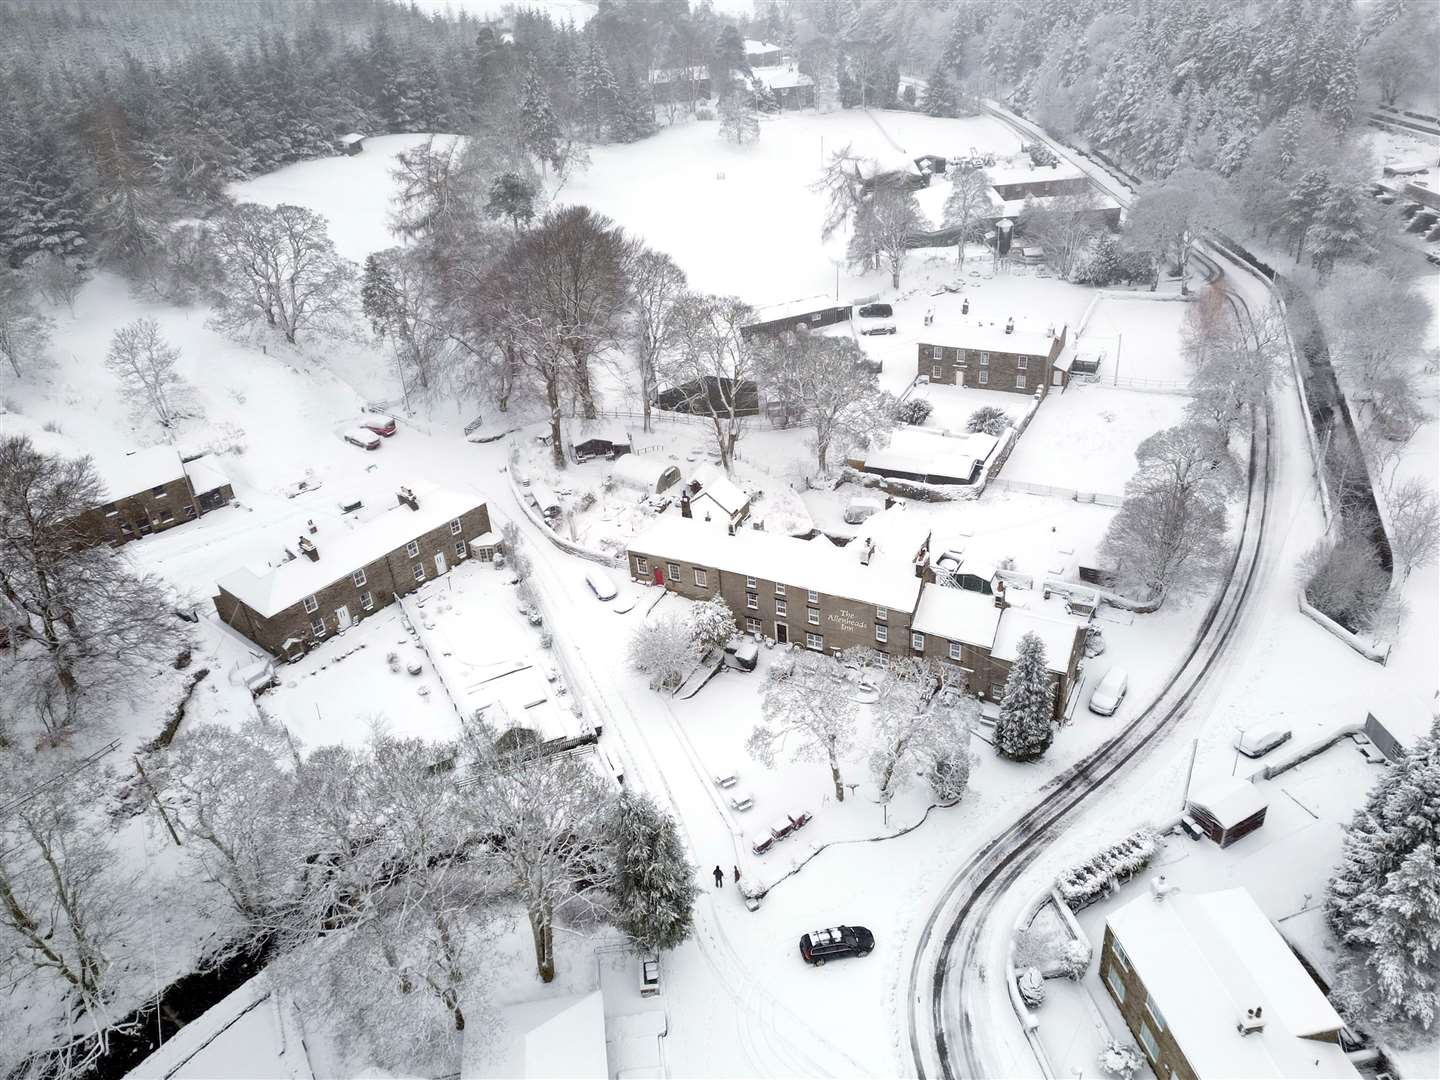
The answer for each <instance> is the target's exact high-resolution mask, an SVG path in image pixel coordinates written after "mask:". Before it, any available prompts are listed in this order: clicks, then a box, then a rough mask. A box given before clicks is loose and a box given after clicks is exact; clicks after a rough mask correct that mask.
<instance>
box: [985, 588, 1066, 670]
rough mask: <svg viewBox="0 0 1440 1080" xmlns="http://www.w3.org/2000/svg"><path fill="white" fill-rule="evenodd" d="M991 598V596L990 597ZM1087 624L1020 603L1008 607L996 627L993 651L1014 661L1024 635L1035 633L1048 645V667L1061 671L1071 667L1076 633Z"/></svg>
mask: <svg viewBox="0 0 1440 1080" xmlns="http://www.w3.org/2000/svg"><path fill="white" fill-rule="evenodd" d="M987 599H988V597H987ZM1084 630H1085V624H1084V623H1082V622H1080V621H1079V620H1076V619H1059V618H1055V617H1054V616H1051V615H1041V614H1038V613H1036V612H1033V611H1027V610H1026V609H1024V608H1020V607H1008V608H1006V609H1005V613H1004V614H1003V615H1001V616H1000V625H999V627H998V628H997V629H996V631H995V644H994V645H993V646H992V647H991V649H990V655H991V656H992V657H993V658H994V659H996V660H1004V661H1005V662H1006V663H1010V662H1012V661H1014V659H1015V656H1016V653H1017V652H1018V651H1019V648H1020V639H1021V638H1022V637H1024V636H1025V635H1026V634H1034V635H1036V636H1037V637H1038V638H1039V639H1040V643H1041V644H1042V645H1044V646H1045V668H1046V670H1048V671H1051V672H1054V673H1055V674H1057V675H1063V674H1065V672H1066V671H1068V670H1069V665H1070V654H1071V653H1072V652H1073V651H1074V650H1075V636H1076V635H1077V634H1080V633H1083V632H1084Z"/></svg>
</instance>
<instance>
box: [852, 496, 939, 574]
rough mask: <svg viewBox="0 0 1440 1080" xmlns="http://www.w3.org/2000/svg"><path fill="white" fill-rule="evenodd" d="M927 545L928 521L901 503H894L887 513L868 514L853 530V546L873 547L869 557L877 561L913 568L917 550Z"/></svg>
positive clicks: (928, 536)
mask: <svg viewBox="0 0 1440 1080" xmlns="http://www.w3.org/2000/svg"><path fill="white" fill-rule="evenodd" d="M929 542H930V519H929V518H928V517H926V516H925V515H924V514H920V513H914V512H911V511H910V510H909V509H908V508H907V507H906V506H905V504H904V503H896V504H895V505H894V506H892V507H890V508H889V509H888V510H881V511H880V512H879V513H878V514H871V515H870V516H869V517H868V518H866V519H865V521H864V523H863V524H862V525H861V526H860V528H859V529H858V530H857V531H856V534H855V541H854V543H856V544H860V545H862V546H863V545H867V544H873V545H874V548H875V551H874V554H873V555H872V556H871V557H870V562H871V563H872V564H873V563H875V562H876V561H877V560H882V559H883V560H889V561H892V562H897V563H904V564H905V565H906V566H907V567H911V568H913V567H914V565H915V557H916V556H917V555H918V554H919V553H920V549H921V548H923V547H925V546H926V545H927V544H929Z"/></svg>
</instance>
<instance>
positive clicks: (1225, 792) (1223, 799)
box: [1190, 776, 1269, 829]
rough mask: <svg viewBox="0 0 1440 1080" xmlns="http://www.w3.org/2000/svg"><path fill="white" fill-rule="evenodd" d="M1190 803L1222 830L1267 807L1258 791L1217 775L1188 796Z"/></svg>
mask: <svg viewBox="0 0 1440 1080" xmlns="http://www.w3.org/2000/svg"><path fill="white" fill-rule="evenodd" d="M1190 801H1191V802H1192V803H1194V804H1195V805H1196V806H1200V807H1203V808H1204V809H1206V810H1208V811H1209V812H1210V816H1211V817H1213V818H1214V819H1215V820H1216V821H1217V822H1218V823H1219V824H1220V827H1221V828H1222V829H1231V828H1234V827H1235V826H1236V825H1238V824H1240V822H1242V821H1244V820H1245V819H1246V818H1248V817H1250V816H1251V815H1252V814H1258V813H1259V812H1260V811H1261V810H1264V809H1265V807H1266V806H1268V805H1269V803H1268V802H1266V800H1265V796H1264V795H1262V794H1261V793H1260V789H1259V788H1258V787H1257V786H1256V785H1254V784H1252V783H1250V782H1249V781H1246V780H1241V779H1239V778H1238V777H1234V776H1217V777H1215V778H1213V779H1211V780H1209V781H1206V782H1205V783H1203V784H1201V785H1200V786H1198V787H1197V788H1196V789H1195V790H1194V791H1192V792H1191V793H1190Z"/></svg>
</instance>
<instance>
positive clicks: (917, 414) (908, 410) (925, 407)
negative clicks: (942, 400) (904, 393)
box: [895, 397, 935, 425]
mask: <svg viewBox="0 0 1440 1080" xmlns="http://www.w3.org/2000/svg"><path fill="white" fill-rule="evenodd" d="M934 411H935V406H934V405H931V404H930V402H929V401H927V400H925V398H917V397H912V398H908V399H907V400H905V401H902V402H901V403H900V404H899V405H898V406H897V407H896V409H895V419H896V420H897V421H899V422H900V423H902V424H917V425H918V424H923V423H925V421H926V419H928V418H929V416H930V414H931V413H932V412H934Z"/></svg>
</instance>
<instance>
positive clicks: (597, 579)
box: [585, 570, 616, 600]
mask: <svg viewBox="0 0 1440 1080" xmlns="http://www.w3.org/2000/svg"><path fill="white" fill-rule="evenodd" d="M585 585H586V586H587V587H588V588H589V590H590V591H591V592H592V593H594V594H595V599H597V600H614V599H615V593H616V589H615V583H614V582H613V581H611V580H610V575H609V574H607V573H605V571H603V570H586V571H585Z"/></svg>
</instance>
